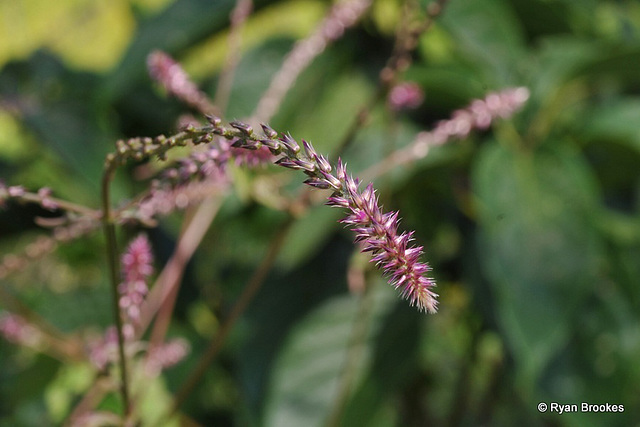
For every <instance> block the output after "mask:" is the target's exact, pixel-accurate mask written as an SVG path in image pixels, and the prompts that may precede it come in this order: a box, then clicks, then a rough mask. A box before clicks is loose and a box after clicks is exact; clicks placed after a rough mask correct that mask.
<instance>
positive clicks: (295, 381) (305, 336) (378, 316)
mask: <svg viewBox="0 0 640 427" xmlns="http://www.w3.org/2000/svg"><path fill="white" fill-rule="evenodd" d="M374 283H375V286H374V287H373V289H371V290H370V292H373V294H372V295H369V296H368V297H365V299H364V300H361V299H359V298H356V297H354V296H352V295H342V296H337V297H334V298H331V299H329V300H327V301H325V302H324V303H323V304H322V305H320V306H319V307H317V308H315V309H314V310H313V311H311V312H309V313H308V314H307V315H306V316H305V317H304V318H303V319H302V320H300V321H299V322H298V323H297V324H296V325H295V326H294V327H293V329H292V330H291V332H290V333H289V335H288V336H287V338H286V340H285V342H284V343H283V345H282V346H281V350H280V354H279V355H278V358H277V360H276V362H275V364H274V367H273V369H272V377H271V386H270V388H269V394H268V399H267V404H266V412H265V417H264V423H263V425H265V426H282V427H286V426H292V427H294V426H300V425H305V426H314V425H316V426H319V425H324V423H325V422H326V421H327V419H328V417H329V416H330V414H332V413H333V411H335V410H336V409H337V408H338V407H339V405H341V404H343V403H344V402H342V403H341V402H339V401H338V399H339V398H340V396H341V393H340V391H341V387H343V386H344V381H345V380H346V378H347V377H350V378H351V381H353V382H354V383H357V381H358V378H360V377H361V375H362V373H363V372H364V371H365V368H366V367H367V366H368V365H369V362H370V358H371V356H372V354H371V350H372V348H371V347H370V346H371V345H372V343H371V342H370V341H369V339H368V338H367V336H368V335H369V334H371V333H373V334H374V335H373V336H375V333H376V332H377V331H378V328H379V327H380V321H381V320H382V317H383V315H384V314H386V313H387V312H388V311H389V309H390V308H392V307H393V306H394V304H393V301H394V292H393V291H392V290H391V289H390V288H389V287H388V286H386V285H385V284H384V283H381V281H379V280H376V281H375V282H374ZM360 304H367V305H368V307H369V308H368V310H369V313H370V314H365V313H364V312H363V311H362V308H361V307H360ZM363 315H364V316H365V317H364V318H359V316H363ZM355 322H366V323H367V324H368V327H367V328H365V329H364V330H363V331H365V335H364V336H360V337H359V340H360V342H359V344H358V345H357V347H353V342H352V340H353V330H354V327H355V326H354V323H355ZM350 351H356V352H358V353H357V354H358V357H357V363H356V364H354V365H349V364H348V363H347V357H349V355H350V353H349V352H350ZM351 354H352V353H351ZM347 366H348V367H349V369H350V370H352V371H348V372H347V371H345V367H347ZM343 398H345V399H346V398H348V395H347V396H344V397H343ZM338 417H339V416H338Z"/></svg>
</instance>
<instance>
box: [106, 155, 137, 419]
mask: <svg viewBox="0 0 640 427" xmlns="http://www.w3.org/2000/svg"><path fill="white" fill-rule="evenodd" d="M114 170H115V169H114V163H113V162H107V164H106V165H105V171H104V175H103V176H102V224H103V228H104V235H105V239H106V242H107V264H108V265H109V278H110V282H111V296H112V307H113V317H114V318H115V323H116V330H117V332H118V354H119V357H120V394H121V395H122V400H123V405H124V414H125V417H126V416H127V415H128V414H129V412H130V401H129V386H128V378H127V360H126V356H125V352H124V334H123V332H122V318H121V317H120V305H119V301H118V272H119V271H120V266H119V265H118V264H119V260H118V248H117V244H116V227H115V223H114V219H113V217H112V215H111V204H110V201H109V199H110V188H109V184H110V183H111V180H112V178H113V173H114Z"/></svg>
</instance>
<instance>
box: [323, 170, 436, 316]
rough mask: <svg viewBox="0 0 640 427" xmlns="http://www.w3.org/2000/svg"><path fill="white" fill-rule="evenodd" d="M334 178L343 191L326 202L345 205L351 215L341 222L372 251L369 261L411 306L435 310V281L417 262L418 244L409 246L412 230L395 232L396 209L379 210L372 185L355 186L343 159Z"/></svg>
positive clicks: (366, 250) (366, 249)
mask: <svg viewBox="0 0 640 427" xmlns="http://www.w3.org/2000/svg"><path fill="white" fill-rule="evenodd" d="M336 175H337V178H338V179H339V180H340V182H341V183H343V185H342V187H343V189H342V192H341V194H340V193H334V194H333V195H332V196H331V197H329V199H328V202H327V204H328V205H330V206H337V207H342V208H346V209H348V210H349V211H350V214H349V215H348V216H347V217H346V218H344V219H343V220H341V222H343V223H345V224H347V225H349V226H352V227H354V228H353V231H355V232H356V238H355V240H356V242H363V243H364V249H363V252H371V253H372V254H373V257H372V258H371V262H374V263H375V264H376V266H377V267H378V268H380V269H382V270H383V271H384V272H385V273H386V274H387V275H388V276H389V277H390V280H389V282H390V284H391V285H393V286H394V287H395V288H396V289H399V290H400V293H401V294H402V296H403V297H404V298H406V299H408V300H409V301H410V303H411V305H416V306H417V307H418V308H419V309H420V310H426V311H428V312H429V313H435V312H436V311H437V297H438V295H437V294H436V293H434V292H433V291H432V288H433V287H434V286H435V285H436V284H435V281H434V280H433V279H431V278H429V277H427V276H426V273H427V272H429V271H430V270H431V267H429V265H428V264H426V263H422V262H420V260H419V259H420V256H421V255H422V253H423V251H422V247H421V246H410V247H409V246H408V244H409V242H410V241H411V240H413V232H409V233H398V212H387V213H382V210H381V209H380V206H379V205H378V197H377V196H376V194H375V190H374V189H373V185H372V184H371V183H370V184H369V185H367V187H366V188H365V190H364V191H362V192H360V191H359V189H358V184H359V182H358V180H357V179H354V178H353V177H351V176H349V175H347V173H346V169H345V167H344V164H343V163H342V161H340V160H339V161H338V166H337V171H336Z"/></svg>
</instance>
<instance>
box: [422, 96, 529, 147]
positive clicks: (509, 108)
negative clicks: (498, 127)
mask: <svg viewBox="0 0 640 427" xmlns="http://www.w3.org/2000/svg"><path fill="white" fill-rule="evenodd" d="M527 99H529V89H527V88H526V87H516V88H509V89H505V90H503V91H500V92H493V93H490V94H488V95H487V96H486V97H485V98H484V99H476V100H474V101H472V102H471V104H470V105H469V106H468V107H467V108H464V109H460V110H456V111H454V112H453V114H452V117H451V118H450V119H449V120H443V121H440V122H438V123H437V125H436V127H435V129H434V130H432V131H431V132H421V133H419V134H418V137H417V138H416V139H417V140H418V141H424V142H428V143H430V144H436V145H438V144H444V143H445V142H447V141H448V140H449V139H452V138H465V137H467V136H468V135H469V133H470V132H471V131H472V130H474V129H486V128H488V127H489V126H490V125H491V122H492V121H493V120H495V119H497V118H503V119H504V118H508V117H510V116H511V115H513V113H514V112H516V111H518V110H519V109H520V108H521V107H522V106H523V105H524V103H525V102H526V101H527Z"/></svg>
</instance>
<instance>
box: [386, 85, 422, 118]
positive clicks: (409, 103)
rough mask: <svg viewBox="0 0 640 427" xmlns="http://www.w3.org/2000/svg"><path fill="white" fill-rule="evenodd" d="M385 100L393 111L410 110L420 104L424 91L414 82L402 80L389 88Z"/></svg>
mask: <svg viewBox="0 0 640 427" xmlns="http://www.w3.org/2000/svg"><path fill="white" fill-rule="evenodd" d="M387 101H388V103H389V107H390V108H391V109H392V110H394V111H402V110H412V109H415V108H418V107H419V106H420V104H422V101H424V92H423V91H422V88H421V87H420V86H419V85H418V84H416V83H413V82H403V83H400V84H397V85H395V86H394V87H393V88H392V89H391V91H390V92H389V96H388V98H387Z"/></svg>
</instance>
